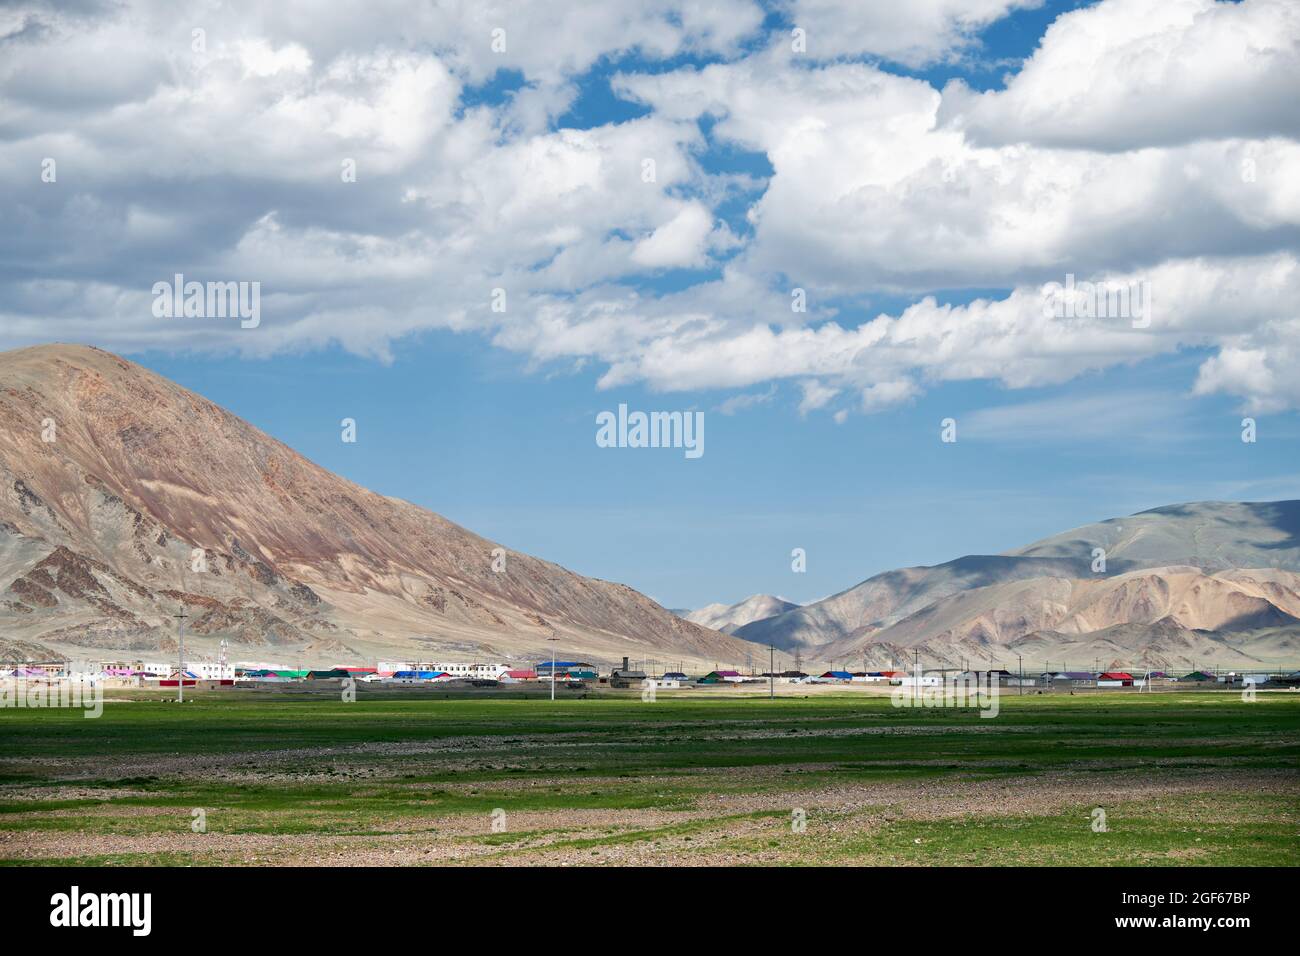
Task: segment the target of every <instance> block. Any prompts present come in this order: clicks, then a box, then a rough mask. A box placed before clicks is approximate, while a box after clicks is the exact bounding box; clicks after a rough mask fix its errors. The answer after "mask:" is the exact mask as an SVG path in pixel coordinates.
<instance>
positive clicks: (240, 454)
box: [0, 345, 751, 667]
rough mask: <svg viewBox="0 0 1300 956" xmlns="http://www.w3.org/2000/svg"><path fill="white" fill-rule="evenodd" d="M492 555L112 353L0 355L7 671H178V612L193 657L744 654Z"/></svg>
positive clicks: (540, 564)
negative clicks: (162, 656) (53, 659)
mask: <svg viewBox="0 0 1300 956" xmlns="http://www.w3.org/2000/svg"><path fill="white" fill-rule="evenodd" d="M498 547H499V546H498V545H497V544H495V543H494V542H491V541H488V540H486V539H484V538H481V537H479V536H478V535H475V534H473V533H472V532H470V531H467V530H466V529H464V528H461V527H459V526H457V525H455V524H453V523H452V522H450V521H447V520H446V519H445V518H442V517H440V516H439V515H436V514H434V513H432V512H429V511H427V510H425V509H423V508H420V507H417V506H415V505H413V504H410V503H408V502H405V501H400V500H397V499H393V498H386V497H384V496H382V495H378V494H375V493H373V492H370V491H367V490H366V489H365V488H362V487H359V486H358V485H355V484H352V483H351V482H348V481H346V480H344V479H342V478H340V477H338V476H336V475H333V474H331V473H330V472H328V471H326V470H325V469H323V468H321V467H319V466H317V465H315V464H313V463H312V462H310V461H308V460H306V459H305V458H303V457H302V456H301V455H299V454H297V453H296V452H294V451H293V450H292V449H290V448H288V447H287V446H285V445H283V444H281V443H280V442H278V441H276V440H275V439H273V438H271V437H269V436H268V435H266V434H264V433H262V432H261V431H259V430H258V429H256V428H254V427H253V426H252V425H250V424H248V423H247V422H245V421H242V420H241V419H239V418H238V417H236V416H235V415H232V414H231V413H229V412H227V411H225V410H224V409H222V408H219V407H218V406H216V405H214V404H213V403H212V402H209V401H207V400H206V399H204V398H202V397H200V396H199V395H196V394H194V393H193V392H190V391H187V390H186V389H184V388H182V387H180V386H178V385H176V384H174V383H172V382H169V381H167V380H166V379H163V378H161V377H160V376H158V375H155V374H153V373H152V372H149V371H148V370H146V369H144V368H142V367H140V366H139V365H136V364H133V363H131V362H128V361H126V360H124V359H121V358H118V357H116V356H114V355H111V354H109V353H107V352H103V351H100V350H97V349H92V348H86V347H80V346H63V345H59V346H41V347H38V348H30V349H22V350H18V351H13V352H6V353H0V659H8V660H23V659H32V658H38V657H41V656H47V655H49V656H59V655H62V656H68V657H77V656H82V657H84V656H95V657H105V656H108V657H112V656H116V655H120V656H123V657H140V656H151V655H156V654H158V653H168V652H171V651H173V650H174V649H175V640H174V636H173V635H174V634H175V632H176V621H175V620H174V618H173V616H174V615H176V614H177V613H178V612H180V611H181V609H184V612H185V613H186V614H187V615H188V621H187V630H186V633H187V647H188V646H190V642H191V641H192V642H193V645H194V646H196V649H197V650H199V651H200V652H202V651H207V652H211V651H212V650H213V649H214V648H215V646H216V644H217V643H218V642H219V641H220V640H222V639H225V640H227V641H228V642H229V644H230V645H231V650H230V654H231V657H232V658H234V659H245V658H248V659H274V660H281V661H287V662H289V663H292V662H294V661H301V662H303V663H304V664H330V663H349V662H351V663H359V662H363V661H373V660H374V659H375V658H376V657H377V656H380V655H387V656H403V657H405V656H419V657H423V658H425V659H428V658H433V657H438V656H442V657H465V656H470V657H476V658H484V657H488V656H499V657H504V658H516V659H525V660H540V659H541V658H542V657H549V656H550V655H551V652H552V648H554V649H555V650H556V651H557V652H558V653H559V654H560V656H562V657H566V656H572V657H581V658H586V659H590V660H594V661H597V662H611V661H617V660H618V659H619V658H621V657H622V656H623V655H628V656H632V657H639V656H655V655H658V656H660V657H663V656H668V655H672V656H675V657H677V658H679V659H682V660H686V661H695V662H699V663H700V664H701V665H705V666H708V667H712V666H714V665H715V663H718V662H733V663H734V662H736V661H740V660H743V659H744V654H745V651H746V650H747V649H751V648H749V647H748V645H746V644H745V643H744V642H742V641H739V640H737V639H735V638H733V637H730V636H728V635H724V634H720V633H718V632H717V631H713V630H709V629H707V628H704V627H700V626H697V625H695V624H692V623H690V622H688V621H684V620H682V619H681V618H679V617H677V616H675V615H673V614H671V613H669V612H668V611H666V610H664V609H663V608H661V607H659V605H657V604H655V603H654V602H653V601H651V600H650V599H648V598H646V597H644V596H643V595H641V594H639V593H637V592H636V591H634V590H632V589H631V588H629V587H625V586H623V585H620V584H613V583H609V582H605V581H598V580H594V579H591V578H585V577H582V576H580V575H577V574H574V573H571V572H569V571H567V570H565V569H564V568H561V567H559V566H557V565H554V564H551V563H548V562H546V561H542V560H539V559H537V558H534V557H530V556H528V555H525V554H520V553H518V552H513V551H508V550H507V551H504V560H503V562H502V561H500V560H498V561H496V562H495V567H496V568H499V569H500V570H495V569H494V560H493V551H494V549H496V548H498ZM549 638H557V639H558V642H551V641H550V640H548V639H549Z"/></svg>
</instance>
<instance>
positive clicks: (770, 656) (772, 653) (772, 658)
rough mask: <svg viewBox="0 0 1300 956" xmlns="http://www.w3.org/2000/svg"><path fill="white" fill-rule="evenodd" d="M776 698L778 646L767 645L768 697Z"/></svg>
mask: <svg viewBox="0 0 1300 956" xmlns="http://www.w3.org/2000/svg"><path fill="white" fill-rule="evenodd" d="M775 698H776V648H775V647H773V646H772V645H771V644H769V645H767V699H768V700H774V699H775Z"/></svg>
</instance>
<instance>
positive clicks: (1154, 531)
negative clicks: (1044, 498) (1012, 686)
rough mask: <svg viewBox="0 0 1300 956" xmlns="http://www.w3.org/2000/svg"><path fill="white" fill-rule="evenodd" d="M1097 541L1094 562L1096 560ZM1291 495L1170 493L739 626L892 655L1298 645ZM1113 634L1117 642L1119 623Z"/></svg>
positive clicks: (1153, 653)
mask: <svg viewBox="0 0 1300 956" xmlns="http://www.w3.org/2000/svg"><path fill="white" fill-rule="evenodd" d="M1098 549H1100V550H1101V551H1104V558H1105V570H1104V572H1101V571H1094V570H1093V567H1094V562H1095V561H1096V560H1097V556H1096V552H1097V550H1098ZM1298 572H1300V501H1277V502H1255V503H1242V502H1198V503H1190V504H1180V505H1169V506H1166V507H1162V508H1155V509H1152V510H1149V511H1144V512H1140V513H1138V514H1135V515H1131V516H1129V517H1127V518H1116V519H1111V520H1109V521H1102V522H1097V523H1095V524H1090V525H1085V526H1083V527H1081V528H1075V529H1073V530H1071V531H1067V532H1064V533H1062V534H1059V535H1054V536H1052V537H1049V538H1045V539H1043V540H1041V541H1038V542H1035V543H1033V544H1030V545H1028V546H1026V547H1024V548H1020V549H1017V550H1015V551H1011V552H1008V553H1006V554H999V555H967V556H964V557H961V558H957V559H955V560H953V561H948V562H945V563H943V564H939V565H934V566H932V567H917V568H904V569H900V570H897V571H887V572H884V573H883V574H878V575H875V576H874V577H871V578H869V579H867V580H866V581H863V582H862V583H861V584H858V585H855V586H854V587H852V588H849V589H848V590H846V591H842V592H840V593H839V594H835V595H832V596H831V597H829V598H826V599H825V600H822V601H818V602H816V603H814V604H810V605H807V606H805V607H801V608H796V609H794V610H791V611H788V612H786V613H784V614H781V615H778V616H776V617H771V618H767V619H765V620H760V621H755V622H754V623H752V624H748V625H745V626H743V627H741V628H739V629H738V630H737V631H736V633H737V635H738V636H740V637H743V638H745V639H746V640H751V641H756V642H759V643H772V644H775V645H776V646H777V647H781V648H784V649H787V650H793V649H795V648H798V649H800V650H801V651H802V652H803V653H804V654H805V656H808V657H812V658H817V659H826V660H835V659H840V660H845V659H855V660H856V659H861V660H866V661H874V662H876V663H878V664H882V665H884V664H890V663H894V662H896V661H899V660H902V659H904V658H910V657H911V656H912V655H913V652H914V651H918V650H919V651H924V653H925V654H926V655H927V657H928V658H929V659H930V660H931V661H936V660H937V661H942V662H948V663H958V662H962V661H971V662H981V663H997V662H1002V663H1005V661H1006V660H1007V659H1008V657H1009V656H1010V657H1012V658H1014V655H1015V654H1016V653H1020V654H1021V655H1022V656H1023V655H1024V654H1025V653H1026V652H1029V653H1031V654H1032V655H1033V659H1034V660H1035V661H1040V660H1047V659H1049V658H1051V659H1061V658H1062V657H1063V656H1065V657H1068V656H1073V657H1074V658H1075V659H1076V660H1080V661H1082V660H1085V659H1086V660H1093V659H1096V658H1098V657H1101V658H1106V659H1110V658H1111V657H1113V656H1116V655H1120V659H1123V660H1141V659H1147V660H1150V661H1153V662H1155V663H1169V664H1171V665H1172V664H1183V663H1189V662H1192V661H1199V662H1202V663H1207V664H1208V663H1213V662H1222V663H1224V664H1225V665H1228V664H1234V663H1235V664H1243V663H1249V662H1251V661H1267V660H1279V661H1283V660H1298V659H1300V573H1298ZM1121 635H1122V636H1123V638H1124V640H1123V641H1122V642H1117V638H1118V637H1119V636H1121Z"/></svg>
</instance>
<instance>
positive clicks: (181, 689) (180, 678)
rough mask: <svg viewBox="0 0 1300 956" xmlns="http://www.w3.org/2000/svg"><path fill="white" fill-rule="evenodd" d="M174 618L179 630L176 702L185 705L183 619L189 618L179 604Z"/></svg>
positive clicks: (182, 605) (182, 606) (183, 607)
mask: <svg viewBox="0 0 1300 956" xmlns="http://www.w3.org/2000/svg"><path fill="white" fill-rule="evenodd" d="M172 617H174V618H176V623H177V626H178V627H179V628H180V649H179V653H180V658H181V659H180V667H179V668H178V669H177V671H176V701H177V703H181V704H183V703H185V619H186V618H188V617H189V615H188V614H186V613H185V605H184V604H183V603H182V604H181V613H179V614H173V615H172Z"/></svg>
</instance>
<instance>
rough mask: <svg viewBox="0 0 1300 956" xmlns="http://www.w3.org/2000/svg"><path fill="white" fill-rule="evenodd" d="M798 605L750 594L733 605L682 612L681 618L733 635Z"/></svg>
mask: <svg viewBox="0 0 1300 956" xmlns="http://www.w3.org/2000/svg"><path fill="white" fill-rule="evenodd" d="M798 606H799V605H798V604H795V603H793V602H791V601H785V600H782V599H781V598H779V597H773V596H772V595H771V594H751V595H750V596H749V597H747V598H745V599H744V600H743V601H738V602H736V603H735V604H708V605H705V606H704V607H702V608H699V609H697V610H694V611H682V612H680V613H681V616H682V617H684V618H686V620H688V621H694V622H695V623H696V624H699V625H701V626H703V627H710V628H713V629H714V630H715V631H723V632H725V633H727V634H734V633H736V631H737V630H739V629H740V628H742V627H744V626H745V625H746V624H752V623H754V622H755V621H763V620H766V619H767V618H769V617H776V615H778V614H784V613H785V612H786V611H793V610H794V609H795V608H797V607H798Z"/></svg>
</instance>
